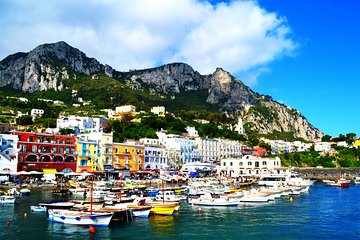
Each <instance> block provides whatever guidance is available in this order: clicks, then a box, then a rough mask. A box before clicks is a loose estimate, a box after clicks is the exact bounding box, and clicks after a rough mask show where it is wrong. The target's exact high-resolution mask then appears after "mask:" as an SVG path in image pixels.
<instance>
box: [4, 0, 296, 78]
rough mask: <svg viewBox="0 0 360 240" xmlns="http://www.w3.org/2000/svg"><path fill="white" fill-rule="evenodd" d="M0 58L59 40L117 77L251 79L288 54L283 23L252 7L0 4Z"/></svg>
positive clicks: (168, 2) (166, 0)
mask: <svg viewBox="0 0 360 240" xmlns="http://www.w3.org/2000/svg"><path fill="white" fill-rule="evenodd" d="M2 5H3V6H2V8H1V10H0V14H2V19H1V20H0V27H1V29H2V38H1V40H0V58H4V57H6V56H7V55H9V54H12V53H15V52H18V51H30V50H31V49H33V48H34V47H36V46H37V45H39V44H42V43H49V42H57V41H60V40H64V41H66V42H68V43H69V44H70V45H72V46H74V47H77V48H79V49H80V50H82V51H83V52H85V53H86V54H87V55H88V56H90V57H95V58H97V59H98V60H99V61H100V62H102V63H107V64H109V65H111V66H113V67H114V68H116V69H118V70H124V71H127V70H128V69H139V68H147V67H153V66H155V65H156V64H161V63H168V62H173V61H181V62H186V63H188V64H190V65H191V66H193V68H194V69H195V70H198V71H199V72H200V73H202V74H208V73H211V72H213V71H214V70H215V68H216V67H222V68H224V69H225V70H227V71H229V72H231V73H232V74H235V75H236V74H239V73H243V74H244V76H246V74H247V75H249V76H250V75H251V77H252V78H251V77H249V78H251V81H249V82H248V84H255V83H256V77H257V76H258V75H259V74H261V72H262V71H263V70H262V69H264V66H266V64H268V63H270V62H272V61H274V60H276V59H277V58H278V57H279V56H282V55H287V54H289V53H291V52H292V51H293V50H294V49H295V48H296V44H295V43H294V41H293V40H292V39H291V38H289V36H288V35H289V33H290V28H289V27H288V26H287V25H286V19H284V18H282V17H279V16H277V15H276V14H275V13H269V12H267V11H265V10H264V9H262V8H261V7H260V6H259V5H258V3H257V2H256V1H240V0H239V1H231V2H230V3H219V4H217V5H215V6H212V5H211V4H210V3H208V2H206V1H196V0H181V1H178V0H157V1H152V0H137V1H132V0H123V1H116V0H91V1H88V0H78V1H73V0H62V1H47V0H33V1H24V0H13V1H10V0H8V1H6V0H4V1H3V3H2Z"/></svg>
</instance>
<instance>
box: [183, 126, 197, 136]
mask: <svg viewBox="0 0 360 240" xmlns="http://www.w3.org/2000/svg"><path fill="white" fill-rule="evenodd" d="M186 131H187V135H188V136H189V137H198V136H199V133H198V131H197V130H196V129H195V127H186Z"/></svg>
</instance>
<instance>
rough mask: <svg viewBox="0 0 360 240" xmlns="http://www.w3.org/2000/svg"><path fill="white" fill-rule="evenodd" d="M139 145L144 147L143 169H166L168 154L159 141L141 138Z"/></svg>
mask: <svg viewBox="0 0 360 240" xmlns="http://www.w3.org/2000/svg"><path fill="white" fill-rule="evenodd" d="M139 142H140V144H142V145H144V147H145V149H144V151H145V154H144V169H146V168H150V169H159V168H162V169H166V168H168V167H169V164H168V154H167V153H166V150H165V148H164V146H162V145H161V142H160V140H159V139H156V138H141V139H139Z"/></svg>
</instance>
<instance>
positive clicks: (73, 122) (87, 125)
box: [56, 116, 102, 133]
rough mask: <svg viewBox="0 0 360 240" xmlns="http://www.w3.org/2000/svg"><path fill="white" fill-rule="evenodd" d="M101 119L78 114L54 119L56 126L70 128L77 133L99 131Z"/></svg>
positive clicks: (100, 129)
mask: <svg viewBox="0 0 360 240" xmlns="http://www.w3.org/2000/svg"><path fill="white" fill-rule="evenodd" d="M101 124H102V119H101V118H91V117H79V116H65V117H62V118H60V119H57V120H56V128H58V129H63V128H70V129H74V130H75V131H77V130H78V131H79V133H89V132H101V131H102V126H101Z"/></svg>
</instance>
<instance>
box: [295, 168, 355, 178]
mask: <svg viewBox="0 0 360 240" xmlns="http://www.w3.org/2000/svg"><path fill="white" fill-rule="evenodd" d="M294 171H295V172H298V173H300V174H301V176H302V177H303V178H305V179H316V180H324V179H327V180H332V179H336V178H338V177H345V178H347V179H354V178H355V177H357V176H360V168H294Z"/></svg>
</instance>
